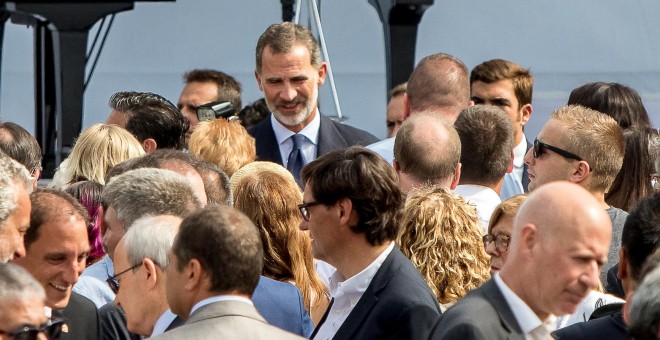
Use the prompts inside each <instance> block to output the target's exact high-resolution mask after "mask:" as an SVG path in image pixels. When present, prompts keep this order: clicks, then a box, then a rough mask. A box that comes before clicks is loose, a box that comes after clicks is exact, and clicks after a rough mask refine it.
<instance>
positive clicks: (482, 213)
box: [454, 184, 502, 231]
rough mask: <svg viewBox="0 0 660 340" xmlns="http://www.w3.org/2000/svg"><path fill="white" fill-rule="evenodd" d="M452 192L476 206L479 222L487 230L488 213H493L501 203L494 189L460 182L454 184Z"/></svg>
mask: <svg viewBox="0 0 660 340" xmlns="http://www.w3.org/2000/svg"><path fill="white" fill-rule="evenodd" d="M454 193H456V194H458V195H459V196H461V197H463V198H465V200H466V201H468V202H469V203H472V204H474V205H475V206H476V207H477V215H478V217H479V222H480V223H481V226H482V227H484V229H485V230H486V231H488V222H489V221H490V215H492V214H493V211H494V210H495V208H496V207H497V205H498V204H500V203H502V199H500V196H499V195H498V194H497V193H496V192H495V190H493V189H491V188H489V187H486V186H483V185H474V184H462V185H458V186H456V188H455V189H454Z"/></svg>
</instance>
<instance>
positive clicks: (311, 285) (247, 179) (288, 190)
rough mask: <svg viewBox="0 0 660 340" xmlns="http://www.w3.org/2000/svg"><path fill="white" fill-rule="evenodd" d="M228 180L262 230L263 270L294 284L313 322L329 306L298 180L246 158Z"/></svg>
mask: <svg viewBox="0 0 660 340" xmlns="http://www.w3.org/2000/svg"><path fill="white" fill-rule="evenodd" d="M193 134H194V133H193ZM231 182H232V187H233V188H235V192H234V207H235V208H236V209H238V210H240V211H242V212H243V213H244V214H246V215H247V216H248V217H249V218H250V219H251V220H252V222H254V224H255V225H256V226H257V228H258V229H259V233H260V234H261V240H262V243H263V247H264V268H263V275H264V276H266V277H268V278H271V279H274V280H278V281H283V282H290V283H292V284H294V285H296V287H298V289H300V292H301V293H302V297H303V302H304V304H305V307H306V308H307V311H308V312H309V315H310V316H311V318H312V321H313V322H314V324H315V325H316V324H317V323H318V322H319V320H320V319H321V317H322V316H323V313H324V312H325V310H326V308H327V306H328V302H329V301H328V293H327V289H326V288H325V286H324V285H323V283H322V282H321V279H320V278H319V276H318V275H317V274H316V271H315V269H314V262H313V258H312V250H311V242H310V238H309V233H306V232H303V231H302V230H300V228H299V227H298V226H299V225H300V221H301V219H302V216H300V212H299V211H298V204H299V203H300V202H302V200H303V197H302V192H301V191H300V188H299V187H298V184H296V181H295V180H294V178H293V176H292V175H291V173H290V172H288V171H287V170H286V169H284V168H283V167H282V166H281V165H278V164H276V163H270V162H256V163H252V164H248V165H247V166H245V167H244V168H242V169H240V170H239V171H238V172H236V174H234V176H232V179H231Z"/></svg>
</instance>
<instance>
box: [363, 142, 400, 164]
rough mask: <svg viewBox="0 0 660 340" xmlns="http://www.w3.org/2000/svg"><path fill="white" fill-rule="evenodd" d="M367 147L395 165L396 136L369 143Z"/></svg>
mask: <svg viewBox="0 0 660 340" xmlns="http://www.w3.org/2000/svg"><path fill="white" fill-rule="evenodd" d="M367 149H369V150H371V151H373V152H375V153H377V154H378V155H380V157H383V159H385V160H386V161H387V163H389V164H390V165H392V166H394V137H390V138H387V139H383V140H382V141H380V142H376V143H373V144H369V145H367Z"/></svg>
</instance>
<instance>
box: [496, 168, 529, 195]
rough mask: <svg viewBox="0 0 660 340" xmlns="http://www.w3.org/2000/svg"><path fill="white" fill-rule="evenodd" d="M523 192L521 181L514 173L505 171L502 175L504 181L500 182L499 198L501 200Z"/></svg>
mask: <svg viewBox="0 0 660 340" xmlns="http://www.w3.org/2000/svg"><path fill="white" fill-rule="evenodd" d="M523 193H525V191H524V190H523V186H522V183H520V181H519V180H518V178H517V177H516V175H515V174H514V173H512V172H511V173H506V174H505V175H504V182H502V190H500V198H501V199H502V201H504V200H506V199H507V198H509V197H513V196H515V195H520V194H523Z"/></svg>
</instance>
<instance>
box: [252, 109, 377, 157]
mask: <svg viewBox="0 0 660 340" xmlns="http://www.w3.org/2000/svg"><path fill="white" fill-rule="evenodd" d="M317 113H318V112H317ZM248 132H249V133H250V135H252V137H254V139H255V142H256V147H257V159H258V160H260V161H269V162H275V163H277V164H280V165H281V164H282V156H281V155H280V146H279V144H278V143H277V138H275V132H273V125H272V124H271V122H270V116H268V117H267V118H266V119H264V120H263V121H262V122H261V123H259V124H257V125H255V126H253V127H252V128H250V129H249V130H248ZM377 141H378V138H376V137H374V135H372V134H370V133H369V132H366V131H363V130H360V129H356V128H354V127H352V126H349V125H344V124H341V123H337V122H335V121H333V120H332V119H330V118H328V117H326V116H324V115H321V125H320V126H319V140H318V149H317V150H316V156H317V157H320V156H323V155H325V154H326V153H328V152H331V151H335V150H339V149H343V148H346V147H349V146H353V145H369V144H371V143H375V142H377ZM308 161H311V160H308Z"/></svg>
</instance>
